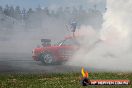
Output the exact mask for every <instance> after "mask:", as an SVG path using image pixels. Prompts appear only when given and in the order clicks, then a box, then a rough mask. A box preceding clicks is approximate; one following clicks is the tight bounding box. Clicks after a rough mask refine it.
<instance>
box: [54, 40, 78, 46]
mask: <svg viewBox="0 0 132 88" xmlns="http://www.w3.org/2000/svg"><path fill="white" fill-rule="evenodd" d="M56 45H57V46H62V45H68V46H69V45H79V43H78V42H77V40H75V39H65V40H62V41H60V42H58V43H57V44H56Z"/></svg>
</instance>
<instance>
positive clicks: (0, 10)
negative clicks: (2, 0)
mask: <svg viewBox="0 0 132 88" xmlns="http://www.w3.org/2000/svg"><path fill="white" fill-rule="evenodd" d="M0 14H3V8H2V6H0Z"/></svg>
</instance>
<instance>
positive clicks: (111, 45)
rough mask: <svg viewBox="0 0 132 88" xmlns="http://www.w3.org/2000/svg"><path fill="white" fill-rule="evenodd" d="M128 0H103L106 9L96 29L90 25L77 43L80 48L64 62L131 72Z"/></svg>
mask: <svg viewBox="0 0 132 88" xmlns="http://www.w3.org/2000/svg"><path fill="white" fill-rule="evenodd" d="M131 11H132V1H131V0H127V2H126V0H118V1H116V0H107V11H106V13H105V14H104V16H103V17H104V23H103V25H102V28H101V30H100V31H97V30H94V29H92V28H91V27H89V26H87V27H81V28H80V30H84V29H85V30H86V31H87V34H86V31H85V35H84V38H83V39H81V40H80V41H79V42H80V43H81V48H80V49H79V50H78V51H77V52H76V54H75V56H73V59H71V60H69V61H68V62H67V64H69V65H74V66H85V67H88V68H95V69H100V70H103V71H132V69H131V67H132V59H131V58H132V54H131V53H132V50H131V46H132V44H131V42H132V36H131V35H132V31H131V28H132V24H131V23H132V20H131V18H132V13H131Z"/></svg>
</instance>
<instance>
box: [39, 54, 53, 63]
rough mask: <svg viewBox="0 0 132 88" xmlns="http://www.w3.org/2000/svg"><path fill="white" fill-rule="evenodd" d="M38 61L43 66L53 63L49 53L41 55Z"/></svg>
mask: <svg viewBox="0 0 132 88" xmlns="http://www.w3.org/2000/svg"><path fill="white" fill-rule="evenodd" d="M40 60H41V62H42V63H44V64H53V63H54V56H53V55H52V54H51V53H42V54H41V57H40Z"/></svg>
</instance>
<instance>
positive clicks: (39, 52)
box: [32, 37, 79, 64]
mask: <svg viewBox="0 0 132 88" xmlns="http://www.w3.org/2000/svg"><path fill="white" fill-rule="evenodd" d="M41 42H42V47H39V48H35V49H33V51H32V58H33V59H34V60H35V61H41V62H42V63H44V64H53V63H56V62H63V61H66V60H68V59H70V58H71V56H72V55H73V53H74V52H75V50H77V48H78V46H79V43H78V42H77V41H76V39H75V38H73V37H67V38H65V39H64V40H62V41H60V42H59V43H58V44H56V45H53V46H51V44H50V42H51V40H49V39H42V40H41Z"/></svg>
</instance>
